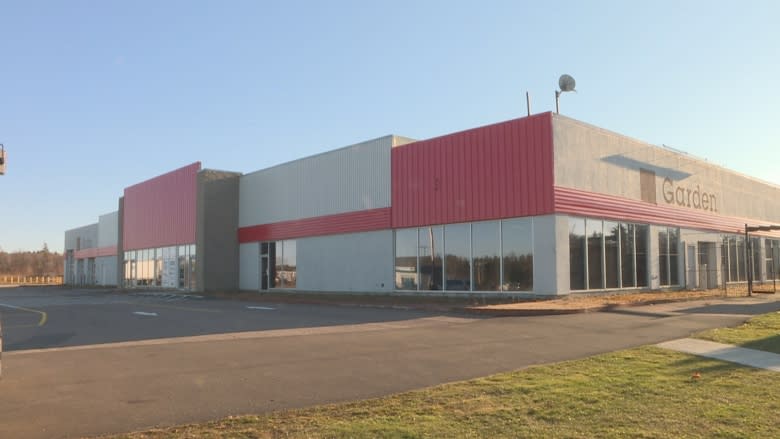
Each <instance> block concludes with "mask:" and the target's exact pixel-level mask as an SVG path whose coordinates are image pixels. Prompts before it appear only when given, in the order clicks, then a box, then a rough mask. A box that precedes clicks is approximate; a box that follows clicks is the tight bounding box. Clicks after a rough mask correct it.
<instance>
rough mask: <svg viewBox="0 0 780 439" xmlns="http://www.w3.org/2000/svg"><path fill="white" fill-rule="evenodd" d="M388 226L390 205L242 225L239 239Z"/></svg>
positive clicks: (293, 235)
mask: <svg viewBox="0 0 780 439" xmlns="http://www.w3.org/2000/svg"><path fill="white" fill-rule="evenodd" d="M389 228H390V208H389V207H384V208H381V209H371V210H360V211H357V212H347V213H338V214H335V215H325V216H318V217H314V218H305V219H300V220H293V221H282V222H278V223H271V224H260V225H257V226H249V227H241V228H239V229H238V242H240V243H246V242H256V241H276V240H280V239H293V238H303V237H307V236H323V235H337V234H341V233H357V232H372V231H375V230H385V229H389Z"/></svg>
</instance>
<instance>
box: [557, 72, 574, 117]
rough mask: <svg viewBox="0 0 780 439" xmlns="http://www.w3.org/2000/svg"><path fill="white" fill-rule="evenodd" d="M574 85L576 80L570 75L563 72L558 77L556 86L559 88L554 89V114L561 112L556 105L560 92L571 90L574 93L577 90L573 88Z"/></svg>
mask: <svg viewBox="0 0 780 439" xmlns="http://www.w3.org/2000/svg"><path fill="white" fill-rule="evenodd" d="M576 86H577V82H576V81H575V80H574V78H572V77H571V76H570V75H567V74H563V75H561V77H560V78H558V88H560V90H555V114H561V112H560V109H559V105H558V101H559V100H560V98H561V93H565V92H567V91H573V92H575V93H576V92H577V90H575V89H574V87H576Z"/></svg>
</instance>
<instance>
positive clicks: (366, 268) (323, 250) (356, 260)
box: [241, 230, 394, 293]
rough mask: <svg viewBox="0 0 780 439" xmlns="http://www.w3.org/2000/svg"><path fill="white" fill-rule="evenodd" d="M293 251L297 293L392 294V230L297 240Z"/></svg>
mask: <svg viewBox="0 0 780 439" xmlns="http://www.w3.org/2000/svg"><path fill="white" fill-rule="evenodd" d="M296 252H297V256H298V259H297V264H298V268H297V270H298V273H297V274H298V288H297V289H299V290H309V291H359V292H386V293H389V292H392V291H393V288H394V284H393V232H392V230H383V231H379V232H367V233H352V234H347V235H333V236H321V237H314V238H304V239H298V240H297V242H296ZM255 265H257V264H255ZM241 268H242V273H243V268H244V267H243V265H242V267H241ZM242 276H243V274H242Z"/></svg>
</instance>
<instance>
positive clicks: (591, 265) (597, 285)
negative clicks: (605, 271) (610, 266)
mask: <svg viewBox="0 0 780 439" xmlns="http://www.w3.org/2000/svg"><path fill="white" fill-rule="evenodd" d="M585 236H586V237H587V240H588V289H590V290H598V289H602V288H604V276H602V272H601V269H602V267H603V266H602V264H603V261H604V247H603V245H604V232H603V230H602V223H601V221H600V220H592V219H588V220H586V221H585Z"/></svg>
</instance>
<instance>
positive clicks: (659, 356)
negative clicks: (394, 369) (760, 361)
mask: <svg viewBox="0 0 780 439" xmlns="http://www.w3.org/2000/svg"><path fill="white" fill-rule="evenodd" d="M697 372H698V373H699V374H700V378H698V379H694V378H693V375H694V374H695V373H697ZM778 413H780V376H779V375H778V374H777V373H776V372H771V371H765V370H758V369H753V368H747V367H741V366H738V365H735V364H730V363H724V362H720V361H716V360H709V359H704V358H700V357H695V356H691V355H686V354H681V353H677V352H673V351H668V350H664V349H660V348H656V347H643V348H637V349H631V350H626V351H620V352H615V353H610V354H604V355H598V356H595V357H591V358H587V359H583V360H576V361H568V362H563V363H558V364H553V365H546V366H539V367H532V368H529V369H525V370H521V371H516V372H511V373H504V374H498V375H493V376H490V377H486V378H481V379H476V380H471V381H464V382H458V383H452V384H446V385H441V386H437V387H432V388H428V389H422V390H418V391H412V392H407V393H403V394H399V395H394V396H389V397H386V398H380V399H373V400H367V401H360V402H354V403H348V404H336V405H327V406H321V407H314V408H309V409H301V410H289V411H283V412H277V413H272V414H269V415H264V416H244V417H231V418H228V419H224V420H220V421H216V422H210V423H207V424H201V425H189V426H182V427H175V428H169V429H162V430H155V431H148V432H142V433H135V434H132V435H129V436H123V437H130V438H134V439H138V438H526V437H527V438H597V437H598V438H627V437H630V438H686V437H689V438H696V437H701V438H719V437H720V438H736V437H756V438H767V437H775V435H776V434H777V432H778V431H780V416H777V414H778Z"/></svg>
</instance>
